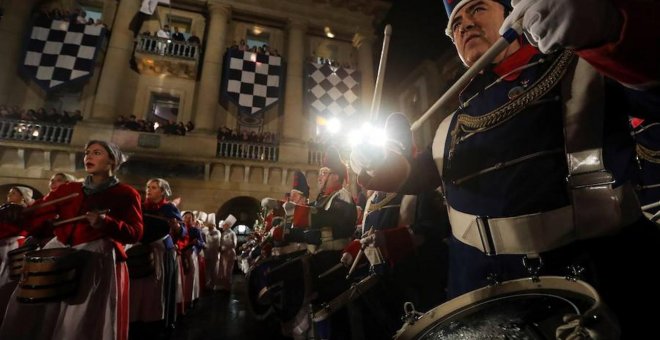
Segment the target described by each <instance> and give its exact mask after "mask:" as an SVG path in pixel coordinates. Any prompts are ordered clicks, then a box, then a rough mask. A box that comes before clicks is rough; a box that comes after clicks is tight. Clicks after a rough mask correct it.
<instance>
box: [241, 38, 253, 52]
mask: <svg viewBox="0 0 660 340" xmlns="http://www.w3.org/2000/svg"><path fill="white" fill-rule="evenodd" d="M249 49H250V47H249V46H248V45H247V44H246V43H245V40H244V39H241V42H239V43H238V50H239V51H247V50H249Z"/></svg>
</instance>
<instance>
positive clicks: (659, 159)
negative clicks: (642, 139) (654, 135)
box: [637, 144, 660, 164]
mask: <svg viewBox="0 0 660 340" xmlns="http://www.w3.org/2000/svg"><path fill="white" fill-rule="evenodd" d="M637 156H639V158H641V159H643V160H645V161H648V162H651V163H656V164H660V150H658V151H656V150H651V149H649V148H645V147H643V146H641V145H639V144H637Z"/></svg>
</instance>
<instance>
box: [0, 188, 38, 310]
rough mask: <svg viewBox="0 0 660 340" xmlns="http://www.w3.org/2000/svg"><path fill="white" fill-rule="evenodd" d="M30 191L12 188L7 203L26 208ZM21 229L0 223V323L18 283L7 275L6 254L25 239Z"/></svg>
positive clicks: (9, 264)
mask: <svg viewBox="0 0 660 340" xmlns="http://www.w3.org/2000/svg"><path fill="white" fill-rule="evenodd" d="M32 202H34V200H33V199H32V189H30V188H28V187H24V186H14V187H11V188H10V189H9V192H8V193H7V203H5V204H18V205H20V206H23V207H27V206H29V205H31V204H32ZM23 234H24V231H23V230H22V228H21V227H20V226H19V225H17V224H16V223H14V222H11V221H0V322H2V319H3V317H4V314H5V309H6V307H7V303H8V302H9V296H11V293H12V292H13V291H14V288H16V284H17V283H18V282H17V281H16V280H12V279H11V278H10V277H9V275H10V271H11V263H9V260H10V259H9V257H8V254H9V252H10V251H12V250H14V249H16V248H18V247H19V246H20V243H21V242H22V241H23V240H24V239H25V238H24V236H23Z"/></svg>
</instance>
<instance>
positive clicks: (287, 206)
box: [282, 202, 296, 216]
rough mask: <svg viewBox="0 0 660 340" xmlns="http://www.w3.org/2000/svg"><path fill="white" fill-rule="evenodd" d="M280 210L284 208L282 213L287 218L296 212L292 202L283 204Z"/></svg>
mask: <svg viewBox="0 0 660 340" xmlns="http://www.w3.org/2000/svg"><path fill="white" fill-rule="evenodd" d="M282 208H284V213H285V214H286V215H287V216H293V212H294V211H295V210H296V204H295V203H293V202H285V203H284V204H283V205H282Z"/></svg>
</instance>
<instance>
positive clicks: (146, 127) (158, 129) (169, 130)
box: [114, 115, 195, 136]
mask: <svg viewBox="0 0 660 340" xmlns="http://www.w3.org/2000/svg"><path fill="white" fill-rule="evenodd" d="M114 125H115V128H117V129H126V130H131V131H140V132H155V133H164V134H166V135H179V136H185V135H186V133H188V132H190V131H192V130H194V129H195V124H194V123H193V122H192V121H188V123H186V124H184V123H183V122H178V123H177V122H174V121H172V120H168V121H167V122H165V123H163V124H159V123H158V122H155V121H152V120H145V119H137V117H135V115H130V116H129V117H128V119H126V117H124V116H123V115H120V116H119V117H117V119H116V120H115V123H114Z"/></svg>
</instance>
